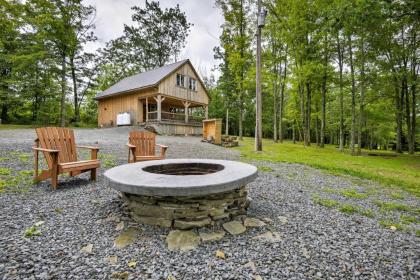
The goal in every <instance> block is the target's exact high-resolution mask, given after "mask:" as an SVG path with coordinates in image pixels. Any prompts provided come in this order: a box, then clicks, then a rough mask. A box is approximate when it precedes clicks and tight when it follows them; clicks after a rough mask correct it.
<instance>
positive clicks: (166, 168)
mask: <svg viewBox="0 0 420 280" xmlns="http://www.w3.org/2000/svg"><path fill="white" fill-rule="evenodd" d="M223 168H224V167H223V165H221V164H213V163H198V162H192V163H168V164H157V165H151V166H146V167H144V168H143V170H144V171H146V172H150V173H156V174H166V175H204V174H211V173H214V172H217V171H220V170H223Z"/></svg>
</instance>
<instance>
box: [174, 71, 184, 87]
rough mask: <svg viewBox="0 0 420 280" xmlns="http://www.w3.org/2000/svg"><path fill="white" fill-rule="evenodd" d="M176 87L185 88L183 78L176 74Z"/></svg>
mask: <svg viewBox="0 0 420 280" xmlns="http://www.w3.org/2000/svg"><path fill="white" fill-rule="evenodd" d="M176 85H177V86H179V87H185V76H184V75H182V74H176Z"/></svg>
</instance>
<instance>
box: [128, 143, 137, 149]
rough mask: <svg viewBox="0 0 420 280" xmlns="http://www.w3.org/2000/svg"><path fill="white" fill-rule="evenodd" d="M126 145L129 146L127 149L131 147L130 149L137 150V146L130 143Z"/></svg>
mask: <svg viewBox="0 0 420 280" xmlns="http://www.w3.org/2000/svg"><path fill="white" fill-rule="evenodd" d="M126 145H127V147H129V148H130V149H133V148H135V147H136V146H135V145H132V144H130V143H127V144H126Z"/></svg>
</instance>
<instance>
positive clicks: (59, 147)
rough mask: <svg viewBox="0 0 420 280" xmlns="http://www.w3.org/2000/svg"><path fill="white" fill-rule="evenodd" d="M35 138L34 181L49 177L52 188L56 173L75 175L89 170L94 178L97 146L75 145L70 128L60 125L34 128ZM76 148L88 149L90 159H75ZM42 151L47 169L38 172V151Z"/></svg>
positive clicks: (56, 177) (96, 165)
mask: <svg viewBox="0 0 420 280" xmlns="http://www.w3.org/2000/svg"><path fill="white" fill-rule="evenodd" d="M35 131H36V135H37V137H38V138H37V139H36V140H35V146H34V147H33V150H34V152H35V181H42V180H45V179H48V178H51V185H52V187H53V189H56V188H57V179H58V174H62V173H67V172H68V173H69V175H70V176H75V175H78V174H80V173H83V172H86V171H90V179H91V180H96V169H97V168H99V166H100V162H99V160H98V159H97V155H98V150H99V148H97V147H89V146H76V143H75V141H74V133H73V130H72V129H69V128H62V127H41V128H36V129H35ZM76 148H81V149H90V150H91V157H90V158H91V159H90V160H81V161H77V153H76ZM40 151H41V152H43V154H44V157H45V159H46V160H47V164H48V170H42V171H41V174H38V164H39V163H38V159H39V152H40Z"/></svg>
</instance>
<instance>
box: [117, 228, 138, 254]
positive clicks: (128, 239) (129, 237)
mask: <svg viewBox="0 0 420 280" xmlns="http://www.w3.org/2000/svg"><path fill="white" fill-rule="evenodd" d="M139 232H140V230H139V229H138V228H134V227H129V228H128V229H126V230H125V231H123V232H122V233H121V234H120V235H118V236H117V238H115V240H114V247H116V248H118V249H121V248H124V247H126V246H128V245H130V244H132V243H133V242H134V240H136V238H137V235H138V234H139Z"/></svg>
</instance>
